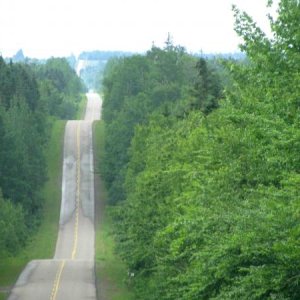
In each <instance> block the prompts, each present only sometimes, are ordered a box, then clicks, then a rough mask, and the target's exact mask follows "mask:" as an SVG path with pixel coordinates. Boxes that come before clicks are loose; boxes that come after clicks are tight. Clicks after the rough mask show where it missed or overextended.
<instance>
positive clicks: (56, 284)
mask: <svg viewBox="0 0 300 300" xmlns="http://www.w3.org/2000/svg"><path fill="white" fill-rule="evenodd" d="M76 143H77V159H76V202H75V228H74V243H73V249H72V255H71V258H72V259H75V257H76V252H77V244H78V226H79V205H80V123H79V122H78V125H77V131H76ZM65 263H66V261H65V260H62V261H61V263H60V266H59V269H58V270H57V273H56V276H55V280H54V283H53V288H52V292H51V296H50V300H56V296H57V292H58V289H59V285H60V280H61V275H62V272H63V270H64V267H65Z"/></svg>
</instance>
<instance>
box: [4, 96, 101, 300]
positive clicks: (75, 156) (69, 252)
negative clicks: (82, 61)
mask: <svg viewBox="0 0 300 300" xmlns="http://www.w3.org/2000/svg"><path fill="white" fill-rule="evenodd" d="M87 97H88V103H87V108H86V113H85V118H84V120H82V121H68V122H67V124H66V128H65V138H64V158H63V178H62V199H61V211H60V221H59V233H58V239H57V244H56V251H55V255H54V258H53V259H49V260H34V261H31V262H30V263H29V264H28V265H27V266H26V268H25V269H24V271H23V272H22V273H21V275H20V277H19V279H18V280H17V282H16V284H15V286H14V288H13V289H12V291H11V293H10V295H9V298H8V299H9V300H17V299H18V300H34V299H36V300H45V299H46V300H48V299H49V300H77V299H78V300H83V299H91V300H92V299H96V298H97V297H96V288H95V270H94V241H95V229H94V171H93V147H92V123H93V121H94V120H99V119H100V117H101V99H100V97H99V96H98V95H97V94H92V93H89V94H87Z"/></svg>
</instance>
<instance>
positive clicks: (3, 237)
mask: <svg viewBox="0 0 300 300" xmlns="http://www.w3.org/2000/svg"><path fill="white" fill-rule="evenodd" d="M24 219H25V218H24V213H23V211H22V208H21V206H15V205H13V204H12V203H11V202H10V201H5V200H4V199H3V197H2V192H1V190H0V257H3V256H4V255H8V254H11V253H13V254H15V253H16V252H17V251H18V250H19V249H20V248H21V247H22V246H24V243H25V240H26V235H27V231H26V227H25V224H24V221H25V220H24Z"/></svg>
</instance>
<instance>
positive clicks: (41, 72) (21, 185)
mask: <svg viewBox="0 0 300 300" xmlns="http://www.w3.org/2000/svg"><path fill="white" fill-rule="evenodd" d="M82 89H83V86H82V83H81V81H80V80H79V79H78V77H77V76H76V74H75V72H74V71H73V70H72V69H71V68H70V66H69V65H68V63H67V62H66V60H64V59H51V60H49V61H47V63H45V64H41V65H38V64H36V65H28V64H21V63H18V64H13V63H11V62H10V63H6V62H5V61H4V60H3V58H2V57H0V258H2V257H5V256H6V255H10V254H15V253H17V252H18V251H19V250H20V248H21V247H22V246H24V244H25V242H26V239H27V237H28V235H29V234H30V233H32V232H33V231H34V230H35V229H36V226H37V224H38V223H39V218H40V217H41V215H40V213H41V208H42V205H43V199H41V196H40V193H39V192H40V189H41V187H42V186H43V184H44V182H45V180H46V168H47V166H46V162H45V158H44V149H45V147H47V141H48V135H49V133H50V127H51V120H52V119H53V118H54V117H59V118H69V117H72V116H74V113H75V112H76V102H78V100H79V98H78V97H79V92H80V91H82Z"/></svg>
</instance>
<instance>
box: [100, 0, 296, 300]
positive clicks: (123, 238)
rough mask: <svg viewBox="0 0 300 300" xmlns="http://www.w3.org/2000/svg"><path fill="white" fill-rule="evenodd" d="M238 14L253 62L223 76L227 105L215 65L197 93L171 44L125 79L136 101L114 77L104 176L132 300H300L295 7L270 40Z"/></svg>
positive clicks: (288, 6) (286, 8) (202, 74)
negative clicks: (114, 190) (115, 193)
mask: <svg viewBox="0 0 300 300" xmlns="http://www.w3.org/2000/svg"><path fill="white" fill-rule="evenodd" d="M234 13H235V18H236V24H235V29H236V31H237V33H238V34H239V35H240V36H241V37H242V38H243V39H244V44H243V45H242V49H243V50H244V51H245V52H246V54H247V55H248V61H247V63H244V64H240V63H235V62H233V61H230V62H226V63H225V64H224V65H225V67H226V68H227V69H228V71H227V72H228V73H230V74H231V76H232V79H231V84H230V85H229V86H228V87H229V88H228V89H227V90H226V92H225V93H224V100H223V101H221V102H214V100H213V99H218V97H220V96H221V95H220V87H219V86H218V85H214V84H210V82H211V81H212V82H213V81H214V80H213V79H212V78H213V77H214V75H213V72H211V73H209V72H207V70H208V69H207V66H208V64H207V63H206V62H205V61H203V60H200V61H198V65H197V68H196V69H194V71H192V70H191V74H190V78H194V80H192V81H191V80H190V79H189V82H191V83H192V84H190V85H189V84H188V83H187V82H186V81H185V80H186V78H187V77H185V75H184V74H186V70H187V69H186V66H187V65H186V64H185V63H182V61H183V60H182V59H181V58H182V57H185V59H186V54H184V53H182V51H181V49H179V48H176V47H175V48H174V46H172V45H171V44H168V45H167V48H166V49H164V50H161V49H156V48H153V49H152V50H151V51H150V52H149V53H147V55H146V56H145V58H144V59H145V61H147V60H148V64H147V68H148V69H147V70H149V73H147V75H145V74H144V73H138V74H139V76H136V77H135V75H136V74H128V78H129V79H131V78H132V79H133V80H136V81H137V85H136V86H135V85H132V84H131V87H132V86H134V87H137V89H136V90H134V89H128V91H129V93H128V94H127V93H126V90H124V88H125V87H128V86H126V84H125V82H120V81H116V84H115V83H114V81H113V80H112V78H114V77H113V74H118V72H119V71H120V68H119V65H118V64H116V65H115V66H114V67H113V68H112V69H111V73H110V76H111V78H110V81H109V82H108V83H109V84H108V85H106V87H107V89H108V91H107V95H108V96H109V95H113V102H112V104H113V105H112V107H111V108H109V113H108V115H107V116H108V118H107V119H106V122H107V124H106V127H107V133H106V134H107V140H108V143H107V146H106V147H107V148H106V157H108V158H109V161H110V166H115V169H114V168H113V167H112V168H108V169H107V170H106V171H105V172H104V174H105V176H107V174H109V176H111V177H108V178H109V180H108V182H109V183H112V184H111V186H113V183H114V182H115V178H116V176H120V177H119V178H118V179H119V180H120V182H119V183H118V186H119V187H121V188H123V192H122V193H123V195H122V199H124V201H122V202H121V203H119V204H118V205H117V206H116V207H114V208H113V217H114V222H115V234H116V238H117V242H118V244H117V248H118V251H119V253H120V254H121V256H122V258H123V259H124V261H125V262H126V263H127V265H128V268H129V272H130V273H132V274H134V276H133V278H132V282H131V284H132V285H133V287H134V289H135V291H136V299H143V300H154V299H166V300H173V299H183V300H198V299H222V300H223V299H290V300H296V299H299V296H300V289H299V286H300V285H299V261H300V260H299V233H300V230H299V210H300V203H299V182H300V174H299V170H300V159H299V145H300V144H299V137H300V131H299V124H300V119H299V116H300V114H299V97H300V87H299V84H298V83H299V79H300V78H299V70H298V69H299V67H298V66H299V58H300V56H299V45H298V42H299V26H298V21H299V13H300V6H299V1H296V0H293V1H287V0H282V1H280V3H279V10H278V13H279V16H278V18H277V19H276V20H272V19H270V22H271V26H272V30H273V38H272V39H268V38H267V37H266V35H265V34H264V33H263V32H262V31H261V30H260V29H259V28H258V27H257V25H256V24H255V22H254V21H253V20H252V19H251V17H249V16H248V15H247V14H246V13H244V12H240V11H239V10H238V9H237V8H234ZM168 53H170V54H168ZM139 59H140V60H141V58H139ZM174 62H176V63H174ZM126 63H127V64H129V61H127V62H126ZM181 63H182V64H183V65H184V66H185V68H181V66H182V65H181ZM121 64H122V66H123V67H124V65H126V64H125V63H124V62H122V63H121ZM130 67H131V68H129V66H128V65H127V66H126V68H125V69H124V70H123V71H124V74H123V73H119V74H118V76H120V77H119V80H121V78H125V77H126V73H125V71H126V72H127V71H128V70H130V71H131V72H135V70H134V68H133V67H132V66H130ZM177 67H178V69H177ZM183 69H184V70H185V72H181V71H182V70H183ZM141 70H142V69H141V68H138V70H136V72H141ZM144 70H145V69H144ZM195 71H196V74H195V73H193V72H195ZM197 72H198V74H197ZM142 74H143V77H142ZM194 74H195V75H194ZM121 75H122V76H121ZM115 78H116V77H115ZM134 78H136V79H134ZM143 78H146V79H147V80H146V81H145V82H144V81H143V80H142V79H143ZM129 82H130V80H129ZM134 82H135V81H134ZM141 83H142V84H141ZM144 87H146V89H144ZM169 87H170V88H169ZM119 95H121V97H118V96H119ZM202 97H203V98H202ZM119 99H120V102H119ZM135 100H137V101H136V102H135ZM105 101H110V98H109V97H108V98H105ZM206 101H207V102H206ZM129 103H130V104H129ZM142 103H143V104H142ZM153 103H155V105H153ZM105 105H107V106H106V109H108V107H109V105H110V104H109V103H108V102H107V103H106V104H105ZM195 106H196V109H195ZM140 107H142V109H139V108H140ZM216 107H218V108H216ZM135 108H137V109H136V110H135ZM104 113H105V111H104ZM135 113H136V114H135ZM140 114H143V117H141V118H140ZM130 117H132V119H131V118H130ZM126 122H128V124H129V126H128V127H127V128H126V126H127V123H126ZM111 126H113V127H111ZM114 133H115V134H116V135H115V136H113V134H114ZM118 139H120V140H123V141H124V140H125V139H126V142H122V143H119V141H118ZM107 153H109V154H107ZM110 155H112V156H111V157H110ZM115 155H119V156H115ZM121 155H124V157H123V158H122V157H121ZM119 157H121V160H122V161H123V162H120V160H119ZM113 159H114V160H115V161H117V163H118V164H119V165H117V163H116V164H115V165H114V163H113ZM108 171H110V172H111V174H110V173H108ZM118 199H119V198H118Z"/></svg>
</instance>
